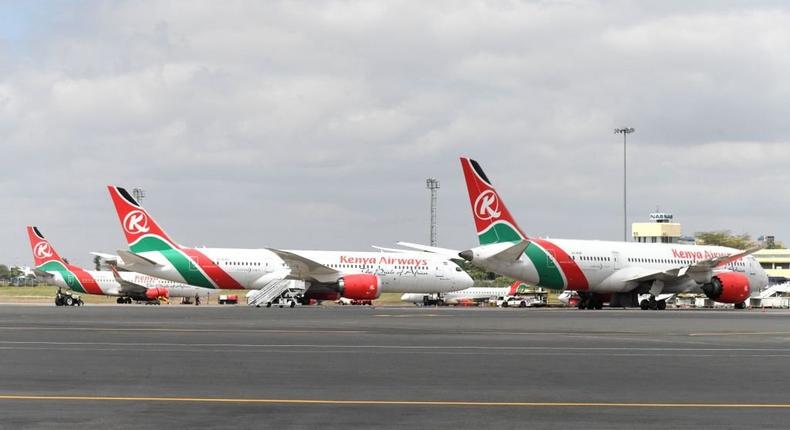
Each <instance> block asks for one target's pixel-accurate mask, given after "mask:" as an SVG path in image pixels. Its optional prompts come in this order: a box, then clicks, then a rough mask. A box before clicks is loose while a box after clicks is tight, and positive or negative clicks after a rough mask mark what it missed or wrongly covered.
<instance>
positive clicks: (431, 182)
mask: <svg viewBox="0 0 790 430" xmlns="http://www.w3.org/2000/svg"><path fill="white" fill-rule="evenodd" d="M425 187H426V188H428V189H429V190H431V246H436V245H438V232H437V229H438V226H439V223H438V222H437V219H436V196H437V192H438V191H439V181H438V180H437V179H435V178H428V179H426V180H425Z"/></svg>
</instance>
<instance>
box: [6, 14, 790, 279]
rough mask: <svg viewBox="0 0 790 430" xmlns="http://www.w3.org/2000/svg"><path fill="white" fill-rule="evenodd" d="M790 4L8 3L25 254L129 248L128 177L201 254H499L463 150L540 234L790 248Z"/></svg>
mask: <svg viewBox="0 0 790 430" xmlns="http://www.w3.org/2000/svg"><path fill="white" fill-rule="evenodd" d="M788 100H790V8H789V7H788V6H786V4H785V3H783V2H774V1H743V2H733V1H697V2H687V1H662V2H641V1H633V2H631V1H553V2H544V1H523V2H522V1H513V2H510V1H496V2H495V1H448V2H443V1H436V2H416V1H404V2H399V1H381V2H377V1H337V2H335V1H331V2H318V1H304V2H278V1H266V2H260V1H233V0H231V1H222V2H217V1H189V2H182V1H177V2H176V1H173V2H168V1H159V0H157V1H146V0H134V1H80V2H73V1H40V2H28V1H19V2H16V1H3V0H0V151H1V152H0V153H1V154H2V157H0V160H1V161H0V162H1V164H0V165H1V166H2V167H1V168H0V201H2V202H3V209H2V210H0V220H1V221H2V222H0V263H5V264H25V265H28V264H31V261H30V260H31V256H30V249H29V245H28V239H27V235H26V233H25V226H26V225H30V224H32V225H37V226H39V227H40V229H41V230H42V232H43V233H44V235H45V236H47V238H48V239H50V241H51V242H52V244H53V245H54V247H55V248H56V249H57V250H58V251H59V253H60V254H61V255H64V256H67V257H69V258H70V259H71V261H72V262H76V263H80V264H84V265H88V264H89V262H90V261H91V256H90V255H89V252H90V251H103V252H112V251H114V250H116V249H120V248H124V247H125V242H124V238H123V234H122V231H121V229H120V226H119V224H118V221H117V218H116V216H115V212H114V209H113V206H112V203H111V201H110V198H109V195H108V193H107V190H106V185H108V184H115V185H120V186H125V187H127V188H133V187H141V188H144V189H145V190H146V192H147V197H146V198H145V200H144V206H145V207H146V208H147V209H148V210H149V211H150V212H151V214H152V215H153V216H154V217H155V218H156V220H157V221H158V223H159V224H160V225H161V226H162V227H163V228H164V229H165V231H167V232H168V234H169V235H170V236H171V237H172V238H174V240H176V241H178V242H179V243H181V244H184V245H190V246H216V247H248V248H261V247H279V248H285V249H340V250H368V249H370V245H371V244H376V245H383V246H392V245H393V244H394V242H396V241H399V240H403V241H411V242H422V243H426V242H428V241H429V193H428V191H427V190H426V188H425V179H426V178H428V177H436V178H437V179H439V181H440V182H441V188H440V190H439V231H438V235H439V244H440V245H441V246H445V247H451V248H458V249H465V248H469V247H471V246H474V245H476V243H477V242H476V238H475V233H474V225H473V221H472V216H471V212H470V208H469V203H468V199H467V196H466V189H465V185H464V182H463V176H462V174H461V169H460V164H459V161H458V157H460V156H471V157H473V158H475V159H476V160H478V161H479V162H480V164H481V165H482V166H483V167H484V169H485V171H486V173H487V175H488V177H489V178H490V179H491V180H492V181H493V182H494V185H495V186H496V187H497V189H498V191H499V192H500V194H501V196H502V198H503V200H504V201H505V202H506V203H507V205H508V207H509V209H510V211H511V212H512V213H513V214H514V216H515V217H516V219H517V221H518V222H519V223H520V225H521V227H522V229H523V230H525V231H526V233H527V234H529V235H535V236H545V237H555V238H579V239H600V240H621V239H622V229H623V216H622V198H623V195H622V192H623V191H622V186H623V146H622V137H621V136H618V135H615V134H614V133H613V129H614V128H616V127H634V128H635V129H636V132H635V133H633V134H631V135H630V136H629V140H628V156H627V163H628V218H629V223H630V222H634V221H645V220H647V217H648V215H649V214H650V213H651V212H653V211H655V210H656V209H660V210H661V211H667V212H672V213H673V214H674V215H675V219H676V221H678V222H680V223H681V224H682V225H683V230H684V234H689V235H690V234H693V233H694V232H697V231H710V230H722V229H727V230H732V231H733V232H735V233H749V234H751V235H752V236H753V237H756V236H760V235H763V234H773V235H775V236H776V237H777V240H780V241H781V240H784V241H787V242H790V226H789V225H788V223H787V221H786V220H787V215H788V214H790V199H788V198H787V197H786V196H787V191H786V189H785V186H786V185H788V184H790V173H788V168H787V166H788V165H790V120H788V118H790V103H789V102H788Z"/></svg>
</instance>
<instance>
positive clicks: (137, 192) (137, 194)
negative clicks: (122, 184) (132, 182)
mask: <svg viewBox="0 0 790 430" xmlns="http://www.w3.org/2000/svg"><path fill="white" fill-rule="evenodd" d="M132 195H133V196H134V199H135V200H137V204H138V205H140V206H142V205H143V197H145V190H144V189H142V188H133V189H132Z"/></svg>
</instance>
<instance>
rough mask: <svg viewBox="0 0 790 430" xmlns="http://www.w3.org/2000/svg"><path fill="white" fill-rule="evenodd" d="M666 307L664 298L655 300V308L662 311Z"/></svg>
mask: <svg viewBox="0 0 790 430" xmlns="http://www.w3.org/2000/svg"><path fill="white" fill-rule="evenodd" d="M666 308H667V301H666V300H659V301H657V302H656V309H658V310H660V311H663V310H664V309H666Z"/></svg>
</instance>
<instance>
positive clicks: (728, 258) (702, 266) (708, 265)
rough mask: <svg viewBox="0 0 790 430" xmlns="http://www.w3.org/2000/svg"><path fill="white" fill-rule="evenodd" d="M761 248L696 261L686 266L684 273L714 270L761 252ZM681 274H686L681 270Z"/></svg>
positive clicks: (755, 247) (756, 247)
mask: <svg viewBox="0 0 790 430" xmlns="http://www.w3.org/2000/svg"><path fill="white" fill-rule="evenodd" d="M763 248H764V246H754V247H752V248H749V249H746V250H744V251H742V252H738V253H736V254H730V255H725V256H722V257H715V258H710V259H707V260H702V261H698V262H696V263H694V264H692V265H690V266H688V269H687V270H686V272H700V271H706V270H711V269H714V268H716V267H720V266H724V265H727V264H729V263H732V262H733V261H736V260H739V259H741V258H743V257H746V256H747V255H749V254H753V253H755V252H757V251H759V250H761V249H763ZM681 272H682V273H681V275H682V274H685V273H686V272H684V271H682V270H681Z"/></svg>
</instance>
